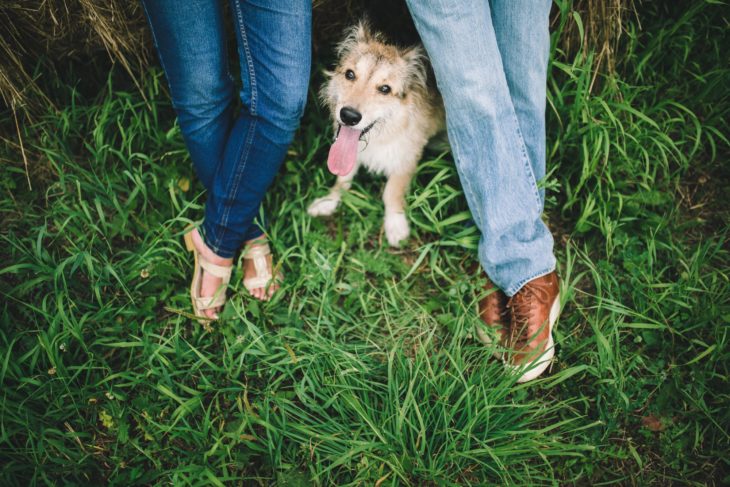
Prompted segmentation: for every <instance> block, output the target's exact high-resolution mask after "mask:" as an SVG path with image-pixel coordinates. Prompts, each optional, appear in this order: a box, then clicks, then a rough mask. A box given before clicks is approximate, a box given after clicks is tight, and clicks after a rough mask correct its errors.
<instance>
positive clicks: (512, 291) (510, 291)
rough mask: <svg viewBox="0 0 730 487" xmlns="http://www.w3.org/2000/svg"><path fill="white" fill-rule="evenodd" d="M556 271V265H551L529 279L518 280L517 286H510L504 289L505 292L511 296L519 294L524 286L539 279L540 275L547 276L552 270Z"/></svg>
mask: <svg viewBox="0 0 730 487" xmlns="http://www.w3.org/2000/svg"><path fill="white" fill-rule="evenodd" d="M553 271H555V266H551V267H549V268H548V269H547V270H545V271H541V272H538V273H536V274H534V275H532V276H531V277H528V278H527V279H523V280H521V281H518V283H517V284H516V285H515V286H510V287H508V288H507V289H505V290H504V293H505V294H506V295H507V296H509V297H510V298H511V297H512V296H514V295H515V294H517V293H518V292H519V290H520V289H522V287H523V286H524V285H525V284H527V283H528V282H530V281H532V280H533V279H537V278H538V277H542V276H546V275H548V274H550V273H551V272H553Z"/></svg>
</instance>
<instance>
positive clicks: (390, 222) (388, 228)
mask: <svg viewBox="0 0 730 487" xmlns="http://www.w3.org/2000/svg"><path fill="white" fill-rule="evenodd" d="M409 231H410V229H409V227H408V220H406V215H405V214H404V213H390V214H387V215H385V238H386V239H388V243H389V244H390V245H391V247H398V244H399V243H400V242H401V240H405V239H406V238H408V233H409Z"/></svg>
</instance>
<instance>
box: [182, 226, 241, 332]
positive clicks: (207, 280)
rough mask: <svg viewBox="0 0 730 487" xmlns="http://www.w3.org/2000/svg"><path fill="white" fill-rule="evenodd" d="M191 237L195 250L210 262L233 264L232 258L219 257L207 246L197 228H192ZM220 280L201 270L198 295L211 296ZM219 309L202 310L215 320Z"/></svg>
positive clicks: (216, 289)
mask: <svg viewBox="0 0 730 487" xmlns="http://www.w3.org/2000/svg"><path fill="white" fill-rule="evenodd" d="M192 237H193V245H195V250H197V252H198V254H199V255H200V256H201V257H202V258H204V259H205V260H207V261H208V262H210V263H211V264H215V265H220V266H224V267H228V266H232V265H233V259H232V258H230V259H225V258H223V257H219V256H218V255H216V254H214V253H213V251H212V250H210V249H209V248H208V246H207V245H205V242H203V237H201V236H200V233H198V229H197V228H195V229H193V232H192ZM221 282H222V279H221V278H220V277H215V276H214V275H212V274H210V273H209V272H205V270H203V276H202V278H201V280H200V297H203V298H207V297H213V296H214V295H215V293H216V292H219V291H218V288H219V287H220V285H221ZM220 292H225V289H221V290H220ZM219 311H220V308H211V309H206V310H203V311H202V312H203V314H205V316H207V317H208V318H210V319H213V320H217V319H218V312H219Z"/></svg>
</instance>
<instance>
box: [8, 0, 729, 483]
mask: <svg viewBox="0 0 730 487" xmlns="http://www.w3.org/2000/svg"><path fill="white" fill-rule="evenodd" d="M640 13H641V15H640V17H639V18H640V20H641V24H640V25H639V23H638V21H636V20H632V21H629V22H628V23H627V31H626V32H625V33H624V36H623V40H622V43H621V51H620V52H618V53H616V54H617V59H618V64H617V70H616V72H615V73H614V74H611V75H605V74H597V70H596V69H597V66H598V65H599V63H601V62H602V61H601V60H600V59H599V58H600V56H599V55H596V54H592V53H588V54H587V55H585V56H576V57H572V56H567V55H566V54H565V53H562V52H560V51H559V50H558V49H557V48H554V53H553V62H552V66H551V69H550V89H549V96H550V99H549V110H548V111H549V113H548V121H549V134H548V149H549V162H548V172H549V175H548V178H547V181H546V182H545V187H546V191H547V200H546V201H547V203H546V207H547V210H546V214H547V217H548V219H549V222H550V224H551V228H552V229H553V231H554V234H555V237H556V244H557V246H556V251H557V254H558V259H559V271H560V275H561V278H562V288H563V289H562V291H563V297H564V301H565V303H564V311H563V315H562V318H561V321H560V323H559V326H558V328H557V335H556V339H557V344H558V345H557V347H558V349H557V356H556V361H555V363H554V365H553V366H552V369H551V370H550V373H549V374H546V375H545V376H544V378H541V379H540V380H538V381H535V382H533V383H530V384H527V385H518V384H516V383H515V382H514V380H513V379H511V378H510V377H508V376H506V375H505V374H504V371H503V368H502V366H501V365H500V364H499V363H497V362H495V361H494V360H493V359H491V358H490V356H491V353H490V350H488V349H486V348H485V347H483V346H481V345H480V344H479V343H478V342H477V341H476V340H475V339H474V338H473V334H474V327H475V326H477V323H478V320H477V318H476V301H477V299H478V295H479V286H480V278H479V277H478V276H477V275H475V274H474V272H473V271H472V270H471V268H472V265H473V263H474V258H475V252H474V248H475V245H476V241H477V238H478V235H477V232H476V229H475V228H474V226H473V225H472V224H471V222H470V216H469V212H468V208H467V207H466V204H465V201H464V198H463V194H462V192H461V189H460V185H459V181H458V178H457V176H456V172H455V170H454V166H453V162H452V158H451V155H450V154H449V153H448V151H444V152H443V153H439V152H435V151H431V152H429V153H428V154H427V155H426V157H425V159H424V161H423V163H422V165H421V167H420V170H419V173H418V176H417V181H416V183H415V184H414V187H413V189H412V192H411V194H410V196H409V199H408V203H409V217H410V219H411V221H412V222H413V227H414V231H413V235H412V237H411V238H410V239H409V240H408V242H407V243H406V244H405V245H404V246H403V247H402V249H400V250H393V249H390V248H388V246H387V244H386V243H385V242H384V239H383V234H382V229H381V222H382V213H383V210H382V205H381V203H380V202H379V200H378V199H377V198H373V197H372V195H377V194H378V193H379V192H380V191H381V189H382V180H379V179H378V178H374V177H370V176H361V177H359V178H358V180H357V183H356V184H355V187H354V190H353V192H352V193H351V194H349V195H348V196H346V197H345V199H344V205H343V208H342V209H341V210H340V211H339V213H338V215H337V217H336V218H332V219H329V220H315V219H312V218H310V217H309V216H308V215H307V214H306V207H307V205H308V203H309V202H311V200H312V199H313V198H315V197H318V196H321V195H322V194H323V193H324V191H325V189H326V187H327V185H328V184H330V183H331V179H332V176H331V175H330V174H329V173H328V172H327V170H326V167H325V164H324V160H325V158H326V154H327V150H328V144H329V141H330V139H331V134H330V132H329V127H328V123H327V117H326V114H325V113H324V111H323V109H322V108H321V107H319V106H317V104H316V102H315V101H314V100H312V101H311V103H310V104H309V106H308V110H307V113H306V115H305V119H304V120H303V123H302V128H301V130H300V131H299V134H298V135H297V137H296V140H295V142H294V144H293V145H292V147H291V150H290V152H289V155H288V157H287V160H286V162H285V164H284V167H283V169H282V171H281V173H280V175H279V176H278V178H277V180H276V181H275V183H274V187H273V190H272V191H271V192H270V193H269V197H268V199H267V202H266V208H267V209H268V211H269V220H270V228H269V234H270V237H271V240H272V242H273V245H274V246H275V252H276V255H277V258H278V261H279V262H281V265H282V270H283V272H284V273H285V282H284V285H283V289H282V291H281V292H279V293H278V294H277V295H276V298H275V299H274V300H273V301H271V302H269V303H266V304H260V303H258V302H256V301H254V300H252V299H249V298H248V297H247V296H246V292H245V289H244V288H243V285H242V283H241V279H240V277H241V272H240V270H238V271H237V273H236V274H234V278H233V280H232V282H233V288H232V289H231V290H230V293H229V294H230V299H229V302H228V304H227V305H226V308H225V310H224V312H223V317H224V319H223V320H222V321H221V322H220V323H217V324H215V326H213V327H212V329H211V330H205V329H203V328H202V327H201V326H200V325H198V324H197V323H196V322H195V321H194V320H191V319H190V315H189V307H190V305H189V297H188V282H189V279H190V272H191V261H190V256H189V255H188V254H187V253H186V252H185V250H184V247H183V245H182V240H181V238H180V237H181V233H182V231H183V229H184V228H185V226H186V225H187V224H188V223H190V222H191V221H195V220H196V219H198V218H200V217H201V208H202V203H203V201H204V198H205V196H204V194H203V193H201V186H200V184H199V183H198V182H197V181H196V180H195V178H194V176H193V174H192V169H191V164H190V160H189V157H188V155H187V153H186V151H185V148H184V145H183V142H182V139H181V136H180V131H179V127H178V126H177V125H176V123H175V120H174V116H173V114H172V111H171V108H170V103H169V97H168V95H167V93H166V91H165V84H164V79H163V77H162V75H161V73H160V72H158V71H155V72H152V73H150V74H149V75H148V77H147V79H146V83H145V86H146V88H145V89H146V92H145V96H146V98H147V100H148V102H145V101H144V99H143V98H142V96H141V94H140V93H139V92H138V91H135V90H134V89H133V88H129V83H128V82H126V81H125V80H124V76H123V75H120V73H119V71H118V70H114V71H112V73H111V74H110V75H109V78H108V80H109V81H108V82H107V83H106V84H105V86H103V87H102V88H101V89H99V88H98V87H97V89H96V90H95V91H93V90H90V89H89V88H88V86H87V87H85V88H84V89H81V88H80V85H79V86H77V87H73V86H68V85H67V84H59V85H58V86H57V88H56V89H57V92H58V93H65V94H64V95H60V96H63V97H64V98H65V100H66V102H65V104H63V105H62V106H60V107H59V109H58V110H57V111H49V113H48V115H47V116H45V117H42V118H39V119H38V120H36V121H35V122H34V123H33V124H32V125H30V124H26V125H24V126H22V127H20V132H21V135H22V140H23V143H24V146H23V149H24V152H25V154H26V156H27V158H28V160H27V172H26V163H24V161H23V158H22V155H21V148H20V146H19V144H18V138H17V136H16V134H15V129H16V127H15V123H14V120H13V118H12V115H10V114H8V113H7V112H4V113H3V115H2V116H3V120H2V122H0V123H1V124H2V128H3V133H5V134H6V138H5V139H4V142H3V145H2V147H1V148H0V160H2V172H0V220H2V222H3V224H2V228H1V229H0V249H1V250H0V294H1V295H2V300H1V301H0V324H1V327H0V384H1V386H0V485H3V486H5V485H39V484H40V485H101V484H109V485H132V484H135V485H137V484H145V485H158V484H159V485H163V484H164V485H169V484H176V485H177V484H179V485H227V484H230V485H278V486H304V485H377V486H386V485H414V486H420V485H485V484H486V485H494V484H499V485H543V484H547V485H550V484H557V483H561V484H562V483H564V484H577V485H603V484H614V483H615V484H623V485H640V486H645V485H672V484H681V485H727V484H728V483H729V482H730V460H728V453H729V452H730V434H729V433H728V431H730V408H729V407H728V404H730V388H728V379H729V377H730V370H728V369H729V367H730V360H729V359H730V351H728V341H730V327H729V326H728V323H729V322H730V282H729V278H730V255H729V254H728V229H729V226H728V221H729V220H730V218H729V216H730V215H729V211H728V205H727V201H728V200H729V197H730V192H729V190H728V188H729V187H730V166H728V158H729V156H730V143H729V142H728V138H727V137H728V130H727V124H728V122H729V121H730V120H729V118H730V95H729V93H730V92H728V89H727V88H728V86H729V85H730V67H729V66H728V62H727V61H728V58H727V50H728V48H730V42H729V41H730V34H728V32H730V29H728V19H729V18H730V15H728V9H727V6H726V5H722V4H720V3H719V2H709V1H708V2H701V1H696V2H693V3H692V4H690V5H683V6H682V7H681V8H680V7H679V6H676V7H674V6H672V7H669V6H657V5H653V4H649V5H642V6H641V9H640ZM561 18H562V20H563V22H568V21H574V20H573V17H572V16H571V15H570V13H569V12H567V11H566V12H564V14H563V16H562V17H561ZM561 29H562V27H561V26H560V25H557V26H555V27H554V38H555V39H557V38H558V36H560V34H561V31H562V30H561ZM554 45H557V43H554ZM319 81H321V77H320V76H319V75H318V74H317V75H315V78H314V86H313V92H314V89H315V88H316V84H317V83H318V82H319ZM87 84H89V83H87ZM29 186H32V190H31V189H29Z"/></svg>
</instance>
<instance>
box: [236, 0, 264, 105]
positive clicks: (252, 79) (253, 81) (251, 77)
mask: <svg viewBox="0 0 730 487" xmlns="http://www.w3.org/2000/svg"><path fill="white" fill-rule="evenodd" d="M235 4H236V17H238V30H239V32H240V33H241V43H242V44H243V52H244V53H245V54H246V65H247V68H248V78H249V80H250V82H251V106H250V107H249V110H250V111H251V115H256V100H257V98H258V96H257V92H256V72H255V70H254V65H253V57H252V56H251V49H250V48H249V45H248V36H247V35H246V28H245V27H244V25H243V12H242V11H241V2H240V1H239V0H235Z"/></svg>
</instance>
